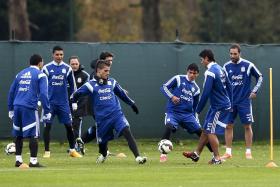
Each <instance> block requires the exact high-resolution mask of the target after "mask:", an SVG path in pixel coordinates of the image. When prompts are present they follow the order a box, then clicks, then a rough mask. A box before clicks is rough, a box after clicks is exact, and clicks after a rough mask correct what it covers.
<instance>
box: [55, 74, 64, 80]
mask: <svg viewBox="0 0 280 187" xmlns="http://www.w3.org/2000/svg"><path fill="white" fill-rule="evenodd" d="M52 79H54V80H63V79H64V75H53V76H52Z"/></svg>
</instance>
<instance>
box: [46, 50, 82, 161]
mask: <svg viewBox="0 0 280 187" xmlns="http://www.w3.org/2000/svg"><path fill="white" fill-rule="evenodd" d="M63 56H64V53H63V49H62V48H61V47H60V46H55V47H54V48H53V61H52V62H50V63H48V64H46V65H45V66H44V67H43V72H44V73H45V74H46V75H47V78H48V91H49V100H50V107H51V114H52V118H51V119H50V120H46V122H45V124H44V144H45V153H44V156H43V157H44V158H50V154H51V152H50V130H51V125H52V123H53V119H54V117H55V115H57V116H58V119H59V122H60V123H63V124H64V126H65V129H66V135H67V139H68V142H69V147H70V149H69V150H70V152H69V155H70V156H71V157H82V156H81V155H80V154H79V153H77V151H76V150H75V138H74V133H73V129H72V115H71V111H70V107H69V101H68V89H67V86H68V85H69V90H70V93H69V95H71V94H72V93H73V92H74V91H75V90H76V84H75V79H74V75H73V71H72V68H71V67H70V66H69V65H68V64H66V63H65V62H63ZM72 108H73V110H76V109H77V103H73V104H72Z"/></svg>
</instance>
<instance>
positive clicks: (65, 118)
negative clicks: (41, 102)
mask: <svg viewBox="0 0 280 187" xmlns="http://www.w3.org/2000/svg"><path fill="white" fill-rule="evenodd" d="M57 116H58V120H59V122H60V123H63V124H64V127H65V130H66V136H67V140H68V143H69V147H70V149H69V155H70V156H71V157H75V158H79V157H82V155H80V154H79V153H78V152H77V151H76V150H75V143H76V141H75V137H74V131H73V128H72V115H71V112H70V108H69V106H68V105H64V106H58V112H57Z"/></svg>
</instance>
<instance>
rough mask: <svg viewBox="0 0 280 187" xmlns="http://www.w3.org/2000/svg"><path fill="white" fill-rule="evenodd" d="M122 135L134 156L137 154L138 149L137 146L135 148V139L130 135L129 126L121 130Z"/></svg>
mask: <svg viewBox="0 0 280 187" xmlns="http://www.w3.org/2000/svg"><path fill="white" fill-rule="evenodd" d="M122 135H123V136H124V137H125V139H126V141H127V143H128V147H129V149H130V150H131V151H132V153H133V154H134V156H135V158H136V157H137V156H139V155H140V154H139V151H138V148H137V145H136V141H135V139H134V137H133V136H132V134H131V132H130V129H129V127H125V128H124V129H123V130H122Z"/></svg>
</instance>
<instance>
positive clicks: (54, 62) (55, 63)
mask: <svg viewBox="0 0 280 187" xmlns="http://www.w3.org/2000/svg"><path fill="white" fill-rule="evenodd" d="M52 64H53V65H55V66H61V65H62V64H64V62H63V61H61V62H60V63H57V62H56V61H54V60H53V61H52Z"/></svg>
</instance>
